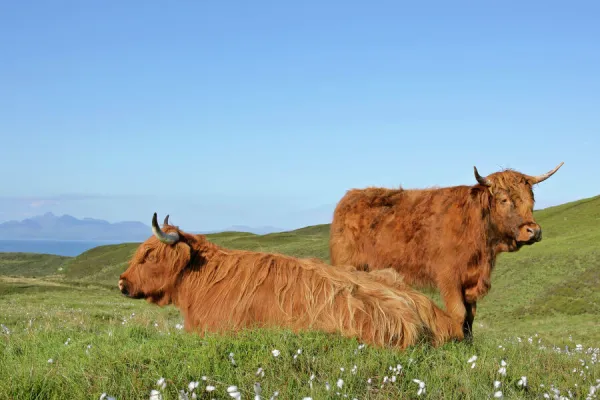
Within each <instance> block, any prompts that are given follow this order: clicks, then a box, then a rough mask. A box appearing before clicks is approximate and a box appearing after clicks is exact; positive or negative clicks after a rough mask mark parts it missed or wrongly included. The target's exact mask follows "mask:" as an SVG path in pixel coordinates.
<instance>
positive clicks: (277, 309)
mask: <svg viewBox="0 0 600 400" xmlns="http://www.w3.org/2000/svg"><path fill="white" fill-rule="evenodd" d="M152 230H153V232H154V236H151V237H150V238H149V239H148V240H146V241H145V242H144V243H142V244H141V245H140V246H139V248H138V249H137V251H136V253H135V254H134V256H133V257H132V259H131V260H130V263H129V268H128V269H127V270H126V271H125V272H124V273H123V274H122V275H121V276H120V279H119V289H120V290H121V292H122V293H123V294H124V295H125V296H128V297H131V298H135V299H141V298H145V299H146V300H147V301H149V302H152V303H155V304H158V305H160V306H164V305H168V304H174V305H175V306H177V307H178V308H179V309H180V311H181V313H182V314H183V316H184V319H185V329H186V330H187V331H199V332H200V333H201V332H203V331H210V332H217V331H222V330H237V329H241V328H251V327H281V328H289V329H291V330H293V331H296V332H297V331H300V330H306V329H314V330H321V331H325V332H330V333H334V332H337V333H340V334H342V335H343V336H346V337H356V338H358V339H359V340H361V341H363V342H365V343H369V344H373V345H378V346H394V347H398V348H401V349H404V348H406V347H407V346H410V345H413V344H416V343H417V342H418V341H419V340H421V339H425V340H429V341H430V342H431V344H432V345H434V346H437V345H440V344H442V343H444V342H446V341H448V340H451V339H453V338H454V336H453V333H452V332H451V325H452V321H451V319H450V317H449V316H448V315H447V314H446V313H445V312H444V311H443V310H442V309H440V308H439V307H437V306H436V305H435V304H434V303H433V302H432V301H431V300H430V299H429V298H427V297H426V296H425V295H423V294H421V293H419V292H416V291H414V290H412V289H410V288H408V287H406V286H405V285H404V284H403V283H402V281H401V278H400V275H398V274H397V273H396V272H395V271H392V270H389V271H379V272H377V273H366V272H361V271H356V270H354V268H343V267H338V268H334V267H331V266H330V265H328V264H326V263H324V262H322V261H320V260H317V259H298V258H294V257H289V256H285V255H280V254H271V253H263V252H253V251H242V250H229V249H225V248H222V247H220V246H218V245H216V244H213V243H211V242H209V241H208V240H207V239H206V237H204V236H203V235H192V234H188V233H185V232H182V231H181V230H179V229H178V228H177V227H175V226H172V225H169V224H168V216H167V218H165V222H164V226H163V229H161V228H160V227H159V226H158V224H157V220H156V214H154V217H153V219H152Z"/></svg>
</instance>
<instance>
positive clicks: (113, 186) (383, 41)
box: [0, 0, 600, 230]
mask: <svg viewBox="0 0 600 400" xmlns="http://www.w3.org/2000/svg"><path fill="white" fill-rule="evenodd" d="M599 16H600V3H599V2H597V1H573V2H567V1H561V2H558V1H547V0H544V1H538V0H533V1H528V2H522V1H502V2H472V1H471V2H463V1H452V2H447V1H438V2H408V1H362V2H357V1H347V0H344V1H341V0H333V1H327V2H325V1H316V0H307V1H295V2H290V1H263V0H253V1H225V0H220V1H183V0H180V1H173V2H167V1H147V0H145V1H141V0H139V1H138V0H128V1H122V2H121V1H79V0H77V1H62V0H59V1H53V2H47V1H4V2H2V3H1V5H0V138H1V141H0V168H1V170H2V179H1V185H0V222H1V221H6V220H10V219H18V220H20V219H23V218H26V217H27V216H31V215H36V214H41V213H44V212H47V211H52V212H54V213H56V214H63V213H68V214H71V215H73V216H75V217H78V218H82V217H95V218H103V219H107V220H109V221H111V222H115V221H120V220H139V221H143V222H145V223H148V224H149V223H150V220H151V217H152V213H153V212H154V211H157V212H158V213H159V218H161V219H162V216H164V215H165V214H167V213H169V214H171V219H172V221H173V222H174V223H176V224H178V225H180V226H181V227H182V228H185V229H192V230H209V229H219V228H224V227H227V226H230V225H232V224H239V225H242V224H243V225H250V226H259V225H273V226H276V227H281V228H286V229H287V228H295V227H301V226H305V225H310V224H315V223H326V222H329V221H330V218H331V212H332V210H333V207H334V205H335V203H336V202H337V201H338V200H339V198H340V197H341V196H342V195H343V194H344V192H345V191H346V190H347V189H349V188H352V187H364V186H367V185H384V186H390V187H394V186H399V185H402V186H404V187H407V188H410V187H424V186H433V185H440V186H446V185H455V184H472V183H473V182H474V177H473V165H476V166H477V168H478V169H479V171H480V172H481V173H482V174H487V173H491V172H493V171H495V170H498V169H500V168H504V167H511V168H515V169H518V170H520V171H523V172H526V173H529V174H538V173H543V172H546V171H548V170H550V169H552V168H553V167H554V166H556V165H557V164H558V163H559V162H561V161H564V162H565V165H564V166H563V167H562V168H561V170H560V171H559V172H558V173H557V174H556V175H554V176H553V177H552V178H551V179H549V180H548V181H546V182H544V183H542V184H541V185H539V186H538V187H537V189H536V197H537V200H538V204H537V207H538V208H541V207H545V206H548V205H554V204H558V203H562V202H566V201H571V200H576V199H580V198H583V197H590V196H594V195H597V194H600V179H599V178H598V173H599V172H600V158H598V156H597V154H598V153H599V151H600V129H599V127H600V123H599V122H600V121H599V119H600V24H599V23H598V18H599Z"/></svg>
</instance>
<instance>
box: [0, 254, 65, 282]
mask: <svg viewBox="0 0 600 400" xmlns="http://www.w3.org/2000/svg"><path fill="white" fill-rule="evenodd" d="M68 260H70V257H63V256H55V255H52V254H31V253H0V276H26V277H32V278H33V277H36V276H38V277H40V276H49V275H54V274H58V273H60V271H59V268H61V267H62V266H63V264H64V263H65V262H66V261H68Z"/></svg>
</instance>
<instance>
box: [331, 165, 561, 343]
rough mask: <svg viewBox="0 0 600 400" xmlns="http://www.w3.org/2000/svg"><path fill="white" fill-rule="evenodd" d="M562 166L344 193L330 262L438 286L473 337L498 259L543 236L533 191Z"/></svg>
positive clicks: (335, 218) (457, 320) (334, 225)
mask: <svg viewBox="0 0 600 400" xmlns="http://www.w3.org/2000/svg"><path fill="white" fill-rule="evenodd" d="M562 164H563V163H560V164H559V165H558V166H557V167H556V168H554V169H553V170H551V171H549V172H547V173H545V174H543V175H539V176H531V175H526V174H522V173H520V172H517V171H513V170H506V171H500V172H495V173H493V174H490V175H489V176H487V177H483V176H481V175H479V173H478V172H477V169H476V168H474V174H475V179H476V181H477V183H476V184H474V185H462V186H453V187H445V188H431V189H387V188H378V187H369V188H365V189H352V190H349V191H348V192H347V193H346V194H345V195H344V196H343V197H342V199H341V200H340V201H339V203H338V204H337V206H336V208H335V211H334V215H333V221H332V223H331V233H330V241H329V248H330V260H331V264H332V265H343V266H348V265H351V266H353V267H355V268H357V269H361V270H365V271H374V270H378V269H382V268H393V269H396V270H398V271H400V272H401V273H402V276H403V279H404V280H405V283H406V284H408V285H415V286H417V285H418V286H421V285H422V286H427V285H430V286H434V287H437V288H438V289H439V291H440V294H441V296H442V298H443V300H444V302H445V304H446V310H447V311H448V313H450V314H451V315H452V317H453V318H454V320H455V325H456V326H455V328H454V330H458V329H459V328H462V330H463V335H466V336H467V337H469V338H470V337H472V325H473V320H474V318H475V310H476V306H477V301H478V300H479V299H481V298H482V297H483V296H484V295H485V294H486V293H487V292H488V290H489V289H490V286H491V284H490V280H491V273H492V269H493V267H494V264H495V262H496V257H497V255H498V254H499V253H501V252H514V251H518V250H519V249H520V248H521V247H523V246H527V245H532V244H534V243H537V242H539V241H540V240H541V239H542V228H541V227H540V226H539V225H538V224H537V223H536V222H535V220H534V218H533V205H534V197H533V190H532V186H533V185H535V184H538V183H540V182H543V181H545V180H546V179H548V178H549V177H551V176H552V175H553V174H554V173H555V172H556V171H557V170H558V169H559V168H560V167H561V166H562ZM463 337H464V336H463Z"/></svg>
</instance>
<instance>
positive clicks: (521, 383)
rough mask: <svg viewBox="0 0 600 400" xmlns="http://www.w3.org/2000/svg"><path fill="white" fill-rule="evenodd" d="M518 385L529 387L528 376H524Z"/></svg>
mask: <svg viewBox="0 0 600 400" xmlns="http://www.w3.org/2000/svg"><path fill="white" fill-rule="evenodd" d="M517 386H523V387H527V377H526V376H522V377H521V379H519V381H518V382H517Z"/></svg>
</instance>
